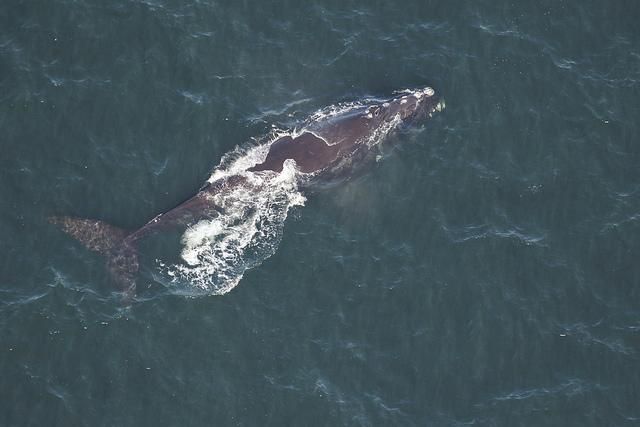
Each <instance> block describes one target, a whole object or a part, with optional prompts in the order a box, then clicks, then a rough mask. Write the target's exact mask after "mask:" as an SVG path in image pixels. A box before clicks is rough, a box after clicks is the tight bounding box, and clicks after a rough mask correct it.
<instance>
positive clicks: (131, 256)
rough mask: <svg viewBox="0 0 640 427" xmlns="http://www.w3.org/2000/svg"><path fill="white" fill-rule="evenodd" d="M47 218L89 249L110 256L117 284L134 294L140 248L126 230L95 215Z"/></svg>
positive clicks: (109, 259) (111, 267)
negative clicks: (93, 217) (91, 217)
mask: <svg viewBox="0 0 640 427" xmlns="http://www.w3.org/2000/svg"><path fill="white" fill-rule="evenodd" d="M48 219H49V222H50V223H51V224H55V225H57V226H59V227H60V228H61V229H62V230H63V231H64V232H66V233H67V234H69V235H70V236H72V237H73V238H75V239H76V240H78V241H79V242H80V243H82V244H83V245H84V246H85V247H86V248H87V249H89V250H91V251H93V252H97V253H99V254H101V255H104V256H105V257H106V258H107V269H108V270H109V273H110V274H111V277H112V278H113V280H114V281H115V282H116V284H117V285H118V286H119V287H120V289H121V290H122V291H123V292H124V293H125V294H126V295H128V296H133V294H135V286H136V283H135V278H136V273H137V272H138V269H139V263H138V251H137V250H136V248H135V246H134V243H133V241H129V240H128V239H127V236H128V233H127V232H126V231H125V230H123V229H121V228H118V227H115V226H113V225H111V224H107V223H106V222H103V221H98V220H92V219H83V218H72V217H68V216H54V217H49V218H48Z"/></svg>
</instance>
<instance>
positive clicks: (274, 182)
mask: <svg viewBox="0 0 640 427" xmlns="http://www.w3.org/2000/svg"><path fill="white" fill-rule="evenodd" d="M248 153H253V151H252V150H249V151H248ZM238 161H240V162H244V160H240V159H237V160H236V161H235V162H232V165H237V162H238ZM232 168H233V167H232ZM298 174H299V173H298V171H297V170H296V168H295V162H293V161H289V160H288V161H286V162H285V166H284V169H283V171H282V172H281V173H279V174H277V173H272V172H266V173H250V172H248V173H247V176H248V177H249V175H251V176H250V179H249V180H248V182H247V184H246V185H241V186H237V187H234V188H232V189H231V190H230V191H228V192H225V193H224V194H223V195H218V196H216V203H217V204H218V205H219V206H220V208H221V209H222V210H223V212H224V213H223V214H221V215H219V216H218V217H216V218H213V219H211V220H202V221H199V222H198V223H196V224H194V225H193V226H191V227H189V228H188V229H187V230H186V231H185V233H184V234H183V236H182V245H183V248H182V252H181V257H182V260H183V261H184V262H183V263H179V264H173V265H166V264H164V263H162V262H160V261H158V264H159V266H160V268H161V270H163V271H164V272H165V273H166V274H167V275H168V276H169V277H170V280H171V282H173V283H174V284H176V285H177V286H180V287H184V286H189V287H191V289H192V290H193V291H196V292H198V293H205V294H215V295H221V294H225V293H227V292H229V291H230V290H231V289H233V288H234V287H235V286H237V285H238V283H239V282H240V280H241V279H242V277H243V275H244V273H245V272H246V270H248V269H250V268H254V267H256V266H258V265H260V264H261V263H262V262H263V261H264V260H265V259H267V258H268V257H270V256H271V255H273V254H274V253H275V251H276V249H277V247H278V244H279V243H280V240H281V237H282V231H283V228H284V223H285V219H286V218H287V214H288V212H289V210H290V209H291V208H292V207H294V206H302V205H304V202H305V198H304V196H303V195H302V193H300V191H299V190H298V184H297V181H298V178H297V176H298ZM181 290H184V289H181Z"/></svg>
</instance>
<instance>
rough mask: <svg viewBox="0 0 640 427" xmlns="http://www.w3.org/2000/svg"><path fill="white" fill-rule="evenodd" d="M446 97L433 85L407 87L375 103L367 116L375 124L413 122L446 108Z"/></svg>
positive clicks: (394, 124) (395, 125)
mask: <svg viewBox="0 0 640 427" xmlns="http://www.w3.org/2000/svg"><path fill="white" fill-rule="evenodd" d="M444 106H445V104H444V99H442V98H441V97H440V96H438V95H437V94H436V92H435V91H434V90H433V89H432V88H431V87H426V88H423V89H413V90H411V89H406V90H403V91H400V92H397V93H396V96H394V97H392V98H390V99H387V100H384V101H382V102H378V103H375V104H374V105H372V106H370V107H369V108H368V110H367V117H368V118H369V119H370V120H371V121H372V124H373V125H374V126H382V125H384V124H392V125H393V126H394V127H397V126H398V125H401V124H412V123H415V122H418V121H420V120H423V119H425V118H427V117H431V116H432V115H433V113H435V112H436V111H442V110H443V109H444Z"/></svg>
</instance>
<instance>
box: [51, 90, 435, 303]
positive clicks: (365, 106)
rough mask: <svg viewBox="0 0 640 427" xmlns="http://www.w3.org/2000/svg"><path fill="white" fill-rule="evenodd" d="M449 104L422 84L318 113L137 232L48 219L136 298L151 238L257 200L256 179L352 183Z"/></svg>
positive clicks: (307, 183) (304, 185)
mask: <svg viewBox="0 0 640 427" xmlns="http://www.w3.org/2000/svg"><path fill="white" fill-rule="evenodd" d="M444 107H445V103H444V98H442V97H441V96H440V95H439V94H436V92H435V90H434V89H433V88H431V87H422V88H414V89H404V90H399V91H395V92H393V94H392V95H391V96H386V97H368V98H364V99H359V100H356V101H352V102H345V103H340V104H337V105H333V106H330V107H327V108H324V109H321V110H318V111H317V112H316V113H313V114H311V115H310V116H309V117H307V118H306V119H305V120H304V121H302V122H301V123H299V124H298V125H297V126H296V127H295V128H294V129H289V130H285V131H281V132H279V133H276V134H275V135H274V136H273V137H272V138H270V139H268V140H267V141H266V142H265V143H264V144H263V146H261V147H260V150H261V151H260V152H261V153H262V156H261V157H260V156H259V158H256V159H254V161H252V162H249V163H247V162H246V161H245V163H244V164H241V165H240V167H236V168H235V169H234V170H233V171H232V173H228V172H227V173H218V172H220V171H218V170H214V173H213V174H212V175H211V178H210V179H209V180H207V182H205V184H204V185H203V186H202V188H201V189H200V190H199V191H198V192H197V193H196V194H195V195H193V196H191V197H189V198H188V199H187V200H186V201H184V202H183V203H181V204H179V205H178V206H176V207H174V208H173V209H170V210H169V211H167V212H163V213H161V214H159V215H156V216H155V217H153V218H152V219H151V220H149V221H148V222H146V223H144V224H143V225H142V226H141V227H139V228H138V229H136V230H124V229H122V228H120V227H117V226H114V225H111V224H109V223H107V222H104V221H101V220H99V219H87V218H79V217H74V216H51V217H49V218H48V221H49V222H50V223H51V224H54V225H56V226H57V227H59V228H60V229H61V230H62V231H63V232H65V233H66V234H68V235H69V236H71V237H73V238H74V239H75V240H77V241H78V242H80V243H81V244H82V245H83V246H84V247H85V248H86V249H88V250H90V251H92V252H95V253H98V254H100V255H102V256H103V257H104V258H105V259H106V270H107V272H108V273H109V275H110V277H111V280H112V281H113V282H114V284H115V285H116V287H117V290H118V291H119V292H122V293H123V294H124V295H126V297H127V299H128V300H129V299H130V298H132V297H133V296H135V293H136V278H137V275H138V273H139V269H140V261H139V253H138V246H139V242H141V241H142V240H143V239H145V238H146V237H148V236H150V235H153V234H156V233H159V232H162V231H165V230H190V229H192V228H193V227H194V225H195V224H198V223H200V222H201V221H207V220H211V219H213V218H219V217H221V216H224V215H226V213H225V198H226V197H229V195H230V194H231V193H232V192H233V191H235V190H237V189H238V188H243V189H244V188H248V189H250V191H249V193H248V194H250V195H251V194H255V196H256V197H258V196H259V195H260V193H259V192H260V191H262V192H264V191H270V190H269V187H265V186H262V187H261V186H259V185H256V184H255V182H257V181H258V180H260V179H262V180H263V181H262V182H264V179H265V178H269V179H277V177H278V176H280V175H282V174H284V173H285V171H289V172H291V171H293V173H294V174H295V177H296V185H297V186H299V187H300V188H302V189H303V190H304V189H312V188H314V187H315V186H319V185H323V184H324V183H327V182H330V181H331V182H335V181H338V182H341V181H344V180H346V179H349V177H350V176H352V175H353V174H355V173H356V172H357V171H359V170H361V169H362V168H363V167H365V166H366V165H367V164H370V163H372V162H374V161H375V160H377V159H378V157H379V154H378V153H379V147H380V144H381V143H383V142H385V141H387V140H389V139H390V135H393V134H394V133H396V132H397V131H399V130H401V129H405V128H407V127H410V126H412V125H414V124H417V123H421V122H422V121H424V120H425V119H427V118H429V117H432V115H433V114H434V113H436V112H440V111H442V109H443V108H444ZM220 169H222V168H221V167H220ZM251 192H253V193H251Z"/></svg>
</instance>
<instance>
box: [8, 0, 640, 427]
mask: <svg viewBox="0 0 640 427" xmlns="http://www.w3.org/2000/svg"><path fill="white" fill-rule="evenodd" d="M639 17H640V6H638V5H636V4H635V3H633V2H610V3H602V2H595V1H580V2H578V1H574V2H559V1H550V2H529V1H524V0H522V1H512V2H508V3H503V2H495V1H488V0H487V1H481V2H467V3H465V2H443V1H417V0H416V1H414V0H406V1H403V2H389V1H384V2H382V1H366V2H365V1H363V2H351V1H331V0H326V1H310V2H297V1H296V2H294V1H288V2H287V1H278V2H258V1H254V2H249V1H237V2H231V1H229V2H214V1H209V0H196V1H170V0H157V1H153V0H149V1H138V0H55V1H45V0H40V1H35V0H33V1H29V0H25V1H20V0H5V1H3V2H2V4H1V5H0V131H1V132H0V148H1V149H2V151H1V153H2V154H1V156H0V241H1V242H2V249H1V252H0V255H1V258H0V425H2V426H42V425H56V426H76V425H77V426H80V425H86V426H96V425H99V426H100V425H104V426H147V425H148V426H156V425H170V426H182V425H188V426H206V425H207V426H208V425H241V426H244V425H247V426H253V425H272V426H283V425H292V426H294V425H295V426H298V425H326V426H333V425H363V426H368V425H375V426H379V425H398V426H407V425H420V426H451V425H479V426H542V425H544V426H569V425H570V426H614V425H615V426H627V425H639V424H640V404H639V403H638V402H640V357H639V356H640V288H639V283H640V266H639V264H638V259H639V256H640V250H639V244H638V239H639V238H640V168H639V165H640V163H639V161H640V147H639V146H638V141H639V137H640V128H639V125H638V121H637V119H638V117H640V102H639V101H638V100H639V99H640V26H639V25H638V18H639ZM427 84H429V85H432V86H433V87H435V88H436V89H437V90H438V92H440V93H442V94H443V95H444V96H445V98H446V101H447V109H446V110H445V111H444V112H443V113H442V114H439V115H438V116H437V117H434V119H433V120H431V121H429V122H428V123H427V125H426V128H425V129H424V130H422V131H420V132H418V133H415V134H414V135H413V136H411V137H409V139H410V140H411V141H408V142H409V143H407V144H405V145H403V146H402V147H401V149H400V150H397V151H396V152H395V153H394V154H393V155H391V156H389V158H387V159H386V160H385V161H384V162H381V163H380V164H379V165H376V167H375V168H374V169H372V170H371V171H370V172H369V173H367V174H366V175H364V176H363V177H362V178H360V179H357V180H354V181H352V182H349V183H347V184H345V185H342V186H339V187H337V188H334V189H332V190H330V191H325V192H320V193H318V194H312V195H307V201H306V206H304V207H298V208H295V209H293V210H292V211H291V212H290V213H289V216H288V218H287V220H286V223H285V227H284V233H283V236H282V241H281V242H280V245H279V247H278V249H277V251H276V252H275V254H274V255H273V256H272V257H270V258H268V259H267V260H266V261H265V262H264V263H262V265H260V266H258V267H256V268H254V269H251V270H249V271H247V272H246V274H245V275H244V278H243V279H242V281H241V282H240V284H239V285H238V286H237V287H236V288H235V289H233V290H232V291H231V292H230V293H228V294H225V295H212V296H201V297H197V298H190V297H185V296H181V295H178V294H177V293H176V292H173V290H172V289H171V288H170V287H169V288H167V287H166V286H165V285H163V284H162V283H164V282H162V280H161V278H159V277H158V276H160V273H159V272H157V271H154V269H153V263H150V264H148V266H147V269H146V270H145V271H144V272H143V273H142V274H141V276H140V278H139V283H138V288H139V291H138V297H137V299H136V300H135V301H134V302H133V304H132V305H131V306H130V307H123V304H122V303H121V301H120V299H119V296H118V295H116V294H114V293H113V291H112V288H111V286H110V283H109V278H108V277H107V275H106V271H105V268H104V265H103V260H102V259H101V258H100V257H99V256H97V255H95V254H92V253H90V252H88V251H86V250H85V249H84V248H83V247H82V246H81V245H79V244H78V243H76V242H75V241H73V240H72V239H70V238H69V237H68V236H66V235H64V234H63V233H61V232H60V231H59V230H57V229H55V228H54V227H52V226H51V225H49V224H48V223H47V222H46V218H47V216H50V215H54V214H69V215H77V216H82V217H91V218H100V219H104V220H107V221H109V222H111V223H114V224H118V225H120V226H123V227H128V228H134V227H137V226H140V225H141V224H143V223H144V222H146V221H147V220H149V219H150V218H151V217H153V216H154V215H155V214H157V213H159V212H163V211H166V210H167V209H169V208H171V207H173V206H175V205H176V204H177V203H179V202H181V201H182V200H184V199H185V198H187V197H188V196H190V195H191V194H193V193H195V191H197V189H198V188H199V187H200V185H201V184H202V183H203V182H204V181H205V180H206V179H207V177H208V176H209V174H210V173H211V170H212V169H213V168H214V167H215V165H216V164H217V163H218V162H219V160H220V158H221V157H222V156H223V155H224V154H225V153H227V152H229V151H230V150H232V149H233V148H234V147H236V146H237V145H239V144H242V143H244V142H246V141H248V140H249V139H250V138H251V137H254V136H260V135H264V134H265V133H266V132H267V131H268V130H269V128H270V126H271V125H273V124H276V125H282V124H290V123H291V121H292V119H291V115H293V116H294V117H298V116H300V117H304V115H306V114H309V113H311V112H313V111H314V110H316V109H318V108H321V107H323V106H326V105H330V104H334V103H336V102H338V101H343V100H349V99H358V98H359V97H362V96H366V95H371V94H389V93H391V91H393V90H395V89H401V88H404V87H416V86H424V85H427Z"/></svg>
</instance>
